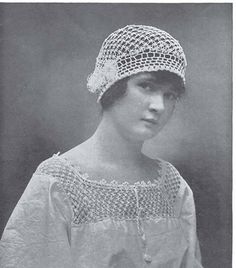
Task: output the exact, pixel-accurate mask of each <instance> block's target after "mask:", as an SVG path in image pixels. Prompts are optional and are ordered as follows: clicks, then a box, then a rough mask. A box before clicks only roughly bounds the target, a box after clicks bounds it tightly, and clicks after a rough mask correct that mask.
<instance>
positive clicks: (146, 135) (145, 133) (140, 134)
mask: <svg viewBox="0 0 236 268" xmlns="http://www.w3.org/2000/svg"><path fill="white" fill-rule="evenodd" d="M158 133H159V131H158V130H157V129H155V130H154V129H150V128H145V129H139V130H138V131H136V133H135V134H134V135H133V137H136V139H137V140H140V141H145V140H149V139H152V138H154V137H155V136H156V135H157V134H158Z"/></svg>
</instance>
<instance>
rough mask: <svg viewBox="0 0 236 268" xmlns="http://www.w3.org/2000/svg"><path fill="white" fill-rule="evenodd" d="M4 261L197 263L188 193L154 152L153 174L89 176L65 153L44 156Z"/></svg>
mask: <svg viewBox="0 0 236 268" xmlns="http://www.w3.org/2000/svg"><path fill="white" fill-rule="evenodd" d="M0 257H1V259H0V264H1V265H0V266H1V267H2V268H10V267H12V268H13V267H14V268H54V267H55V268H72V267H73V268H105V267H113V268H143V267H148V268H149V267H150V268H154V267H155V268H201V267H202V265H201V258H200V251H199V246H198V240H197V236H196V217H195V206H194V200H193V194H192V191H191V189H190V188H189V186H188V185H187V183H186V182H185V180H184V179H183V178H182V177H181V176H180V174H179V172H178V171H177V170H176V169H175V168H174V167H173V166H172V165H171V164H170V163H168V162H166V161H163V160H157V177H156V179H155V180H154V181H152V182H151V181H149V182H138V183H135V184H132V185H131V184H129V183H122V184H118V183H117V182H116V181H113V182H110V183H108V182H106V181H105V180H102V181H94V180H90V179H89V177H88V175H87V174H85V173H83V172H82V171H81V170H80V168H79V167H78V166H77V165H75V164H73V163H71V162H70V161H69V160H67V159H65V158H63V157H62V156H59V155H58V154H57V155H54V156H53V157H51V158H49V159H47V160H45V161H44V162H42V163H41V164H40V165H39V167H38V168H37V170H36V172H35V173H34V174H33V177H32V179H31V180H30V182H29V184H28V186H27V188H26V190H25V191H24V193H23V195H22V197H21V198H20V200H19V202H18V204H17V205H16V207H15V209H14V211H13V213H12V215H11V217H10V219H9V221H8V223H7V225H6V227H5V230H4V232H3V235H2V239H1V244H0Z"/></svg>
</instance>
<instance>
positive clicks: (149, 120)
mask: <svg viewBox="0 0 236 268" xmlns="http://www.w3.org/2000/svg"><path fill="white" fill-rule="evenodd" d="M142 120H143V121H146V122H148V123H151V124H153V125H156V124H157V123H158V121H157V120H156V119H153V118H143V119H142Z"/></svg>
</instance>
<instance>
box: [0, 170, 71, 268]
mask: <svg viewBox="0 0 236 268" xmlns="http://www.w3.org/2000/svg"><path fill="white" fill-rule="evenodd" d="M72 217H73V213H72V208H71V204H70V202H69V200H68V199H67V197H66V195H65V193H64V192H63V189H62V188H61V187H60V185H59V184H58V182H57V181H56V179H55V178H54V177H52V176H48V175H45V174H44V175H43V174H42V175H40V174H35V175H33V177H32V179H31V180H30V182H29V184H28V186H27V187H26V190H25V192H24V193H23V195H22V197H21V198H20V200H19V202H18V204H17V205H16V207H15V209H14V211H13V213H12V215H11V217H10V219H9V221H8V223H7V225H6V227H5V230H4V232H3V235H2V239H1V241H0V263H1V265H0V266H1V267H2V268H10V267H14V268H32V267H34V268H45V267H50V268H54V267H55V268H64V267H68V268H71V267H73V266H72V258H71V252H70V229H71V228H70V223H71V221H72Z"/></svg>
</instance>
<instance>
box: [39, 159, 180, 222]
mask: <svg viewBox="0 0 236 268" xmlns="http://www.w3.org/2000/svg"><path fill="white" fill-rule="evenodd" d="M160 165H162V163H161V162H160ZM165 165H166V166H165V168H164V169H165V172H164V174H161V172H163V170H162V168H159V170H158V171H157V179H156V180H155V181H154V182H152V183H151V182H148V183H145V182H140V183H136V184H133V185H130V184H129V183H122V184H118V183H117V182H115V181H113V182H111V183H107V182H106V181H103V180H102V181H93V180H89V179H88V177H87V175H86V174H83V173H82V172H81V171H80V169H79V167H77V166H74V165H72V164H71V163H70V162H69V161H67V160H66V159H64V158H62V157H60V156H56V155H54V156H53V157H51V158H49V159H48V160H46V161H44V162H42V163H41V164H40V165H39V167H38V168H37V170H36V173H35V174H44V175H50V176H53V177H56V178H57V179H58V182H59V183H60V185H61V187H62V188H63V190H64V192H65V193H66V195H67V197H68V199H69V200H70V202H71V205H72V208H73V212H74V218H73V223H75V224H82V223H91V222H98V221H102V220H104V219H107V218H112V219H114V220H137V218H139V219H149V218H156V217H175V214H174V209H173V206H174V203H175V199H176V195H177V193H178V190H179V187H180V175H179V173H178V172H177V171H176V169H175V168H174V167H173V166H172V165H170V164H169V163H166V162H165Z"/></svg>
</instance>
